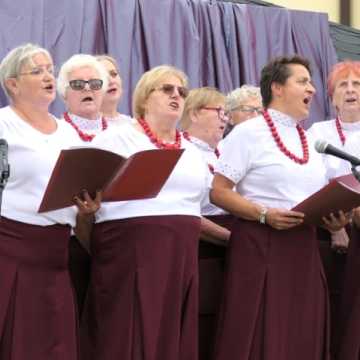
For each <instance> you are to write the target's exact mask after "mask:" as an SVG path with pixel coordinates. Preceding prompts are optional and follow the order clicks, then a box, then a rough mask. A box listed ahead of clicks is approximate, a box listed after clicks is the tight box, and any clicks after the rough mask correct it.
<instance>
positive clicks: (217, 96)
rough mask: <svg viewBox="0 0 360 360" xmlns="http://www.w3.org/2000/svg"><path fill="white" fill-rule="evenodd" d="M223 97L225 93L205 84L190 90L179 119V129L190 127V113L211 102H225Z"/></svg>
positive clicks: (211, 103)
mask: <svg viewBox="0 0 360 360" xmlns="http://www.w3.org/2000/svg"><path fill="white" fill-rule="evenodd" d="M225 99H226V97H225V95H224V94H223V93H221V92H220V91H219V90H218V89H216V88H214V87H209V86H206V87H201V88H197V89H193V90H191V91H190V92H189V95H188V97H187V98H186V100H185V105H184V111H183V114H182V117H181V119H180V124H179V125H180V128H181V130H186V129H188V128H189V127H190V125H191V116H190V115H191V113H193V112H196V111H199V110H201V108H203V107H206V106H211V105H213V104H217V103H224V104H225Z"/></svg>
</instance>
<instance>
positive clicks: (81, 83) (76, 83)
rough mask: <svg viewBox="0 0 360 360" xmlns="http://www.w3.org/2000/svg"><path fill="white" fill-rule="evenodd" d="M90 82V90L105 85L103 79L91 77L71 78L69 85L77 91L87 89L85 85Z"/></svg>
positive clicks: (98, 88)
mask: <svg viewBox="0 0 360 360" xmlns="http://www.w3.org/2000/svg"><path fill="white" fill-rule="evenodd" d="M86 84H89V88H90V90H100V89H101V88H102V85H103V81H102V80H101V79H90V80H82V79H76V80H70V81H69V85H70V87H71V88H72V89H73V90H75V91H80V90H84V89H85V85H86Z"/></svg>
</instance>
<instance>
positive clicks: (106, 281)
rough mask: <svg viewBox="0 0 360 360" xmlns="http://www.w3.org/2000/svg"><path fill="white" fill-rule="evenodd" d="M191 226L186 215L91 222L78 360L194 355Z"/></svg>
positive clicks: (193, 221) (194, 220)
mask: <svg viewBox="0 0 360 360" xmlns="http://www.w3.org/2000/svg"><path fill="white" fill-rule="evenodd" d="M199 232H200V218H198V217H194V216H148V217H139V218H132V219H123V220H115V221H109V222H104V223H101V224H97V225H96V226H95V229H94V233H93V238H92V244H91V253H92V270H91V280H90V287H89V291H88V303H87V306H86V308H85V311H86V313H87V314H84V325H85V327H86V329H84V330H85V332H87V335H86V336H85V337H84V339H86V340H84V344H83V346H84V349H83V350H84V351H83V354H84V359H86V360H100V359H101V360H115V359H121V360H138V359H139V360H140V359H146V360H165V359H166V360H167V359H169V360H170V359H171V360H195V359H197V356H198V353H197V330H198V326H197V316H198V273H197V245H198V237H199Z"/></svg>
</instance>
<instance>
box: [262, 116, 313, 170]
mask: <svg viewBox="0 0 360 360" xmlns="http://www.w3.org/2000/svg"><path fill="white" fill-rule="evenodd" d="M263 116H264V119H265V121H266V123H267V125H268V126H269V129H270V131H271V135H272V137H273V139H274V140H275V142H276V145H277V146H278V148H279V149H280V151H281V152H282V153H284V154H285V155H286V156H287V157H288V158H290V159H291V160H293V161H295V162H296V163H298V164H300V165H304V164H306V163H307V162H308V161H309V147H308V143H307V140H306V135H305V131H304V129H303V128H302V127H301V126H300V125H298V124H297V125H296V130H297V131H298V133H299V136H300V141H301V147H302V152H303V157H302V158H299V157H298V156H296V155H295V154H293V153H292V152H291V151H290V150H288V149H287V148H286V147H285V145H284V143H283V142H282V140H281V139H280V135H279V133H278V132H277V130H276V127H275V124H274V122H273V121H272V119H271V117H270V115H269V113H268V111H267V110H264V112H263Z"/></svg>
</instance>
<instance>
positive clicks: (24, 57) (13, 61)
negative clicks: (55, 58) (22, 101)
mask: <svg viewBox="0 0 360 360" xmlns="http://www.w3.org/2000/svg"><path fill="white" fill-rule="evenodd" d="M37 54H44V55H46V56H47V57H48V58H49V59H50V60H51V61H52V57H51V55H50V53H49V52H48V51H47V50H46V49H44V48H42V47H40V46H39V45H36V44H32V43H27V44H23V45H20V46H17V47H16V48H14V49H12V50H11V51H10V52H8V54H7V55H6V56H5V57H4V59H3V60H2V61H1V64H0V83H1V86H2V88H3V89H4V92H5V94H6V96H7V97H8V98H9V99H11V94H10V93H9V91H8V88H7V87H6V85H5V82H6V80H7V79H11V78H17V77H18V76H19V74H20V71H21V69H22V67H23V66H24V65H25V64H28V63H32V58H33V56H35V55H37Z"/></svg>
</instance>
